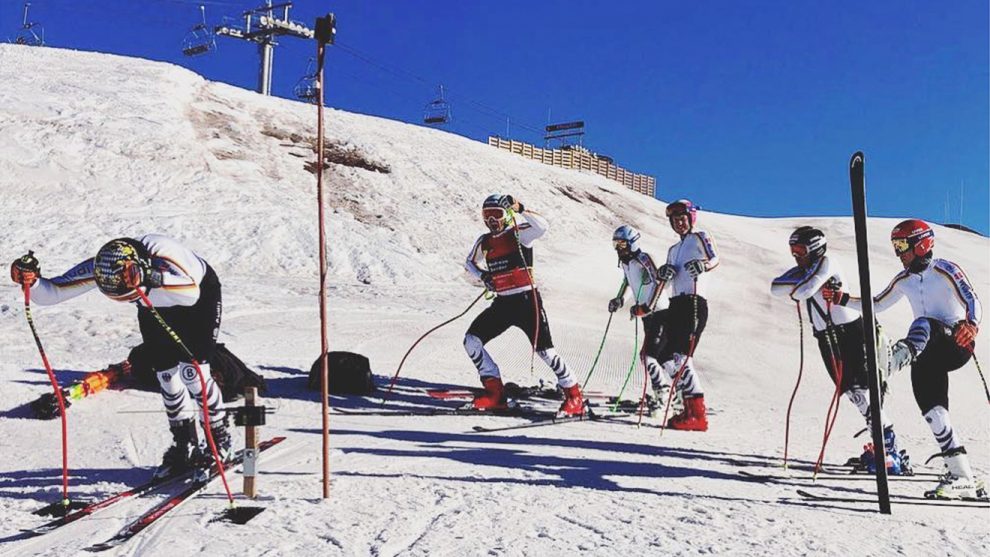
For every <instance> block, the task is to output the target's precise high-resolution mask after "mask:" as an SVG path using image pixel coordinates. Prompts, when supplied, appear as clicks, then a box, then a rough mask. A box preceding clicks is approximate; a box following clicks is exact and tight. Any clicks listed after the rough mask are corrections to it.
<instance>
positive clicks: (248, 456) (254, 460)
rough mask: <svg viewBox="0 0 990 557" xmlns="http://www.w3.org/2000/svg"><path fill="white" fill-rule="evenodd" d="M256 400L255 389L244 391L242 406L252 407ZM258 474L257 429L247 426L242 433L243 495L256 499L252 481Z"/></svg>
mask: <svg viewBox="0 0 990 557" xmlns="http://www.w3.org/2000/svg"><path fill="white" fill-rule="evenodd" d="M257 398H258V388H257V387H247V388H245V389H244V406H247V407H249V408H250V407H252V406H254V405H255V402H256V400H257ZM257 472H258V428H257V426H253V425H249V426H247V427H246V428H245V432H244V495H245V496H246V497H250V498H251V499H254V498H256V497H258V486H257V484H256V483H255V481H254V478H255V476H256V475H257Z"/></svg>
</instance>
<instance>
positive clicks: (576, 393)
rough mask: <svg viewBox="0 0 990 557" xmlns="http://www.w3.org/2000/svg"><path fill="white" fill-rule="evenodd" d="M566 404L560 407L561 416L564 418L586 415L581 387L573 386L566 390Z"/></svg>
mask: <svg viewBox="0 0 990 557" xmlns="http://www.w3.org/2000/svg"><path fill="white" fill-rule="evenodd" d="M564 395H565V396H566V398H565V399H564V403H563V404H561V405H560V410H559V411H558V413H559V414H562V415H564V416H582V415H584V397H582V396H581V387H579V386H577V385H576V384H575V385H572V386H570V387H567V388H566V389H564Z"/></svg>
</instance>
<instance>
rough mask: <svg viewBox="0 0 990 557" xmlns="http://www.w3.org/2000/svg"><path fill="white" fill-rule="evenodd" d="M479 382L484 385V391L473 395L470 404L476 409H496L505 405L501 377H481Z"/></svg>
mask: <svg viewBox="0 0 990 557" xmlns="http://www.w3.org/2000/svg"><path fill="white" fill-rule="evenodd" d="M481 384H482V385H484V386H485V392H484V393H481V394H479V395H477V396H475V397H474V401H473V402H472V404H473V405H474V407H475V408H476V409H477V410H498V409H504V408H506V406H505V396H504V391H505V387H504V386H503V385H502V379H500V378H498V377H482V378H481Z"/></svg>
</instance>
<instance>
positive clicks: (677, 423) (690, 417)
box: [667, 395, 708, 431]
mask: <svg viewBox="0 0 990 557" xmlns="http://www.w3.org/2000/svg"><path fill="white" fill-rule="evenodd" d="M667 427H669V428H670V429H678V430H681V431H708V417H707V416H705V395H699V396H694V397H690V398H685V399H684V411H683V412H681V413H680V414H678V415H676V416H674V417H673V418H671V419H670V421H669V422H667Z"/></svg>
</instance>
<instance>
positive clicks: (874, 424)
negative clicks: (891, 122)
mask: <svg viewBox="0 0 990 557" xmlns="http://www.w3.org/2000/svg"><path fill="white" fill-rule="evenodd" d="M865 164H866V161H865V156H864V155H863V153H862V152H861V151H857V152H855V153H854V154H853V156H852V159H850V161H849V185H850V189H851V190H852V205H853V221H854V224H855V229H856V254H857V256H858V258H859V291H860V296H862V297H863V337H864V338H863V342H865V343H866V370H867V372H866V382H867V385H868V386H869V388H870V426H871V428H872V432H873V454H874V460H875V461H876V463H877V474H876V479H877V500H878V503H879V504H880V512H881V513H883V514H890V492H889V490H888V486H887V447H885V446H884V443H883V423H882V422H881V421H880V376H879V374H878V373H877V343H876V320H875V318H874V315H873V291H872V290H871V289H870V255H869V245H870V244H869V241H868V238H867V235H866V171H865Z"/></svg>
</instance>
